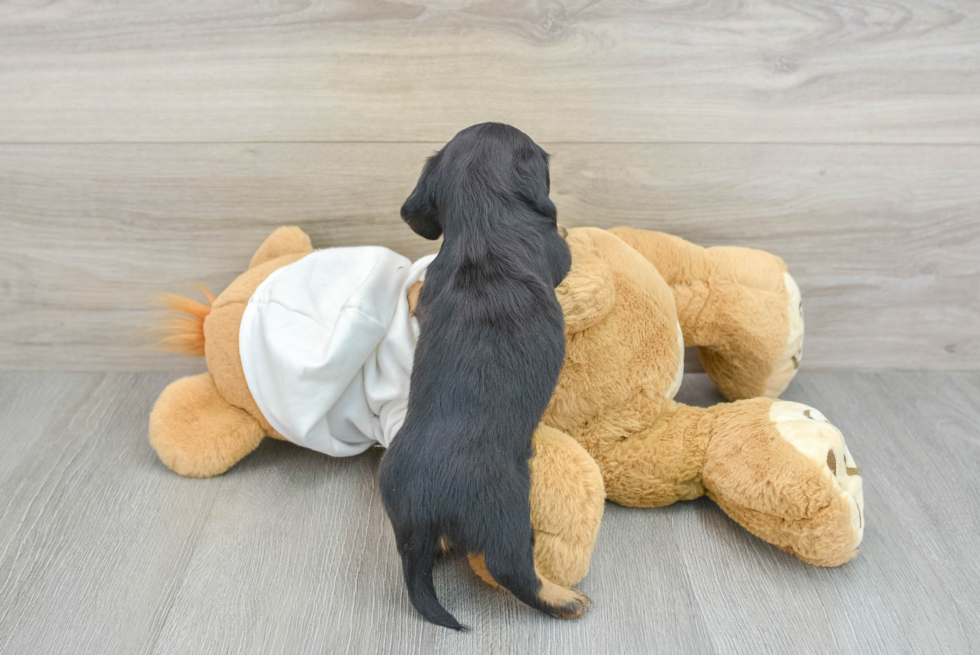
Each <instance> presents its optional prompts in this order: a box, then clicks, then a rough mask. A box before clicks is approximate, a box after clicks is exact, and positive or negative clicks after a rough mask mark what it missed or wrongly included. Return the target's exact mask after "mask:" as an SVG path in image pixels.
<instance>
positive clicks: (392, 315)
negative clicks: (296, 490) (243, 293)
mask: <svg viewBox="0 0 980 655" xmlns="http://www.w3.org/2000/svg"><path fill="white" fill-rule="evenodd" d="M434 258H435V255H429V256H426V257H423V258H422V259H420V260H418V261H417V262H415V263H414V264H413V263H412V262H411V261H410V260H409V259H407V258H405V257H403V256H401V255H399V254H398V253H396V252H394V251H392V250H389V249H387V248H381V247H377V246H363V247H356V248H329V249H326V250H319V251H317V252H314V253H313V254H310V255H307V256H306V257H303V258H302V259H300V260H299V261H296V262H294V263H292V264H289V265H288V266H284V267H283V268H280V269H279V270H277V271H275V272H274V273H272V275H270V276H269V277H268V278H266V279H265V281H263V282H262V284H260V285H259V287H258V288H257V289H256V290H255V293H254V294H252V297H251V298H250V299H249V301H248V306H247V307H246V309H245V313H244V315H243V316H242V324H241V327H240V329H239V334H238V337H239V352H240V355H241V360H242V368H243V369H244V371H245V380H246V382H247V383H248V389H249V391H250V392H251V394H252V397H253V398H255V402H256V404H258V406H259V409H260V410H261V411H262V415H263V416H265V417H266V419H267V420H268V421H269V423H270V424H271V425H272V427H273V428H275V430H276V431H277V432H278V433H279V434H281V435H282V436H283V437H285V438H286V439H289V440H290V441H292V442H293V443H296V444H298V445H300V446H304V447H306V448H310V449H312V450H316V451H319V452H322V453H326V454H328V455H332V456H334V457H347V456H351V455H358V454H360V453H363V452H364V451H365V450H367V449H368V448H370V447H371V446H374V445H376V444H377V445H381V446H384V447H387V446H388V445H389V444H390V443H391V440H392V439H393V438H394V436H395V434H397V432H398V430H399V429H400V428H401V426H402V423H403V422H404V421H405V412H406V411H407V409H408V386H409V378H410V376H411V371H412V357H413V355H414V353H415V344H416V341H417V339H418V323H417V322H416V321H415V318H414V317H412V316H410V314H409V311H408V289H409V287H411V286H412V285H413V284H414V283H415V282H417V281H419V280H421V279H423V278H424V275H425V269H426V268H427V267H428V266H429V264H430V263H431V262H432V260H433V259H434Z"/></svg>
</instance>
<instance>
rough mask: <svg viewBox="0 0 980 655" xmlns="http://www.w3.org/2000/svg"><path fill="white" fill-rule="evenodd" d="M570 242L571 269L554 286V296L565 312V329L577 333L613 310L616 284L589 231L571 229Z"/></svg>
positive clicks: (569, 332)
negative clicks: (594, 245) (593, 244)
mask: <svg viewBox="0 0 980 655" xmlns="http://www.w3.org/2000/svg"><path fill="white" fill-rule="evenodd" d="M567 241H568V248H569V250H571V251H572V268H571V269H570V270H569V271H568V275H566V276H565V279H564V280H562V282H561V284H559V285H558V288H556V289H555V295H556V296H558V302H559V303H561V308H562V311H563V312H564V314H565V332H567V333H568V334H574V333H576V332H581V331H582V330H586V329H588V328H590V327H592V326H593V325H595V324H596V323H598V322H599V321H601V320H602V319H603V318H605V317H606V315H607V314H608V313H609V312H610V311H612V308H613V303H614V302H615V300H616V287H615V285H614V284H613V277H612V273H611V272H610V270H609V266H608V265H607V264H606V262H605V261H603V260H602V258H601V257H600V256H599V254H598V253H597V252H596V251H595V248H593V246H592V242H591V240H590V239H589V238H588V234H587V231H585V230H572V231H570V232H569V233H568V239H567Z"/></svg>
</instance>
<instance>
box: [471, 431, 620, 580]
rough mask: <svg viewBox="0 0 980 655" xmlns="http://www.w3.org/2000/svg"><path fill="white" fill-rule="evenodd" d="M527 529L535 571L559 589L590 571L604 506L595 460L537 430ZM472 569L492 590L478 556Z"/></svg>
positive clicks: (556, 435) (560, 436)
mask: <svg viewBox="0 0 980 655" xmlns="http://www.w3.org/2000/svg"><path fill="white" fill-rule="evenodd" d="M533 444H534V455H533V456H532V457H531V460H530V463H529V466H530V470H531V527H533V528H534V564H535V569H537V571H538V573H540V574H541V575H542V576H543V577H544V578H546V579H548V580H551V581H552V582H554V583H555V584H558V585H561V586H563V587H571V586H572V585H574V584H577V583H578V582H580V581H581V580H582V578H584V577H585V574H586V573H588V572H589V561H590V559H591V557H592V549H593V547H594V546H595V541H596V537H597V536H598V534H599V523H600V522H601V521H602V511H603V506H604V504H605V497H606V495H605V491H604V489H603V483H602V475H601V474H600V472H599V467H598V466H597V465H596V463H595V461H593V459H592V458H591V457H590V456H589V454H588V453H587V452H586V451H585V449H584V448H582V446H580V445H579V444H578V443H577V442H576V441H575V440H574V439H572V438H571V437H570V436H568V435H567V434H565V433H563V432H560V431H558V430H555V429H553V428H550V427H547V426H544V425H542V426H541V427H539V428H538V429H537V430H536V431H535V433H534V438H533ZM470 564H471V566H472V567H473V570H474V571H475V572H476V573H477V575H479V576H480V577H481V578H483V580H485V581H486V582H488V583H490V584H492V585H494V586H497V584H496V582H495V581H494V580H493V578H492V577H491V576H490V574H489V573H488V572H487V569H486V566H485V565H484V563H483V556H482V555H471V556H470Z"/></svg>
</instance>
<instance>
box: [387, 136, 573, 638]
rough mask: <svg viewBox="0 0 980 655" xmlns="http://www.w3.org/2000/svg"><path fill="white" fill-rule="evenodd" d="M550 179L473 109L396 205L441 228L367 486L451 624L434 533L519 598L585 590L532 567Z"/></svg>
mask: <svg viewBox="0 0 980 655" xmlns="http://www.w3.org/2000/svg"><path fill="white" fill-rule="evenodd" d="M549 191H550V179H549V174H548V155H547V153H545V151H544V150H542V149H541V148H540V147H539V146H538V145H537V144H536V143H534V141H532V140H531V139H530V138H529V137H528V136H527V135H526V134H524V133H523V132H521V131H520V130H517V129H515V128H513V127H510V126H508V125H502V124H500V123H484V124H481V125H474V126H473V127H470V128H467V129H465V130H463V131H462V132H460V133H459V134H457V135H456V136H455V137H454V138H453V140H452V141H450V142H449V143H448V144H447V145H446V146H445V147H444V148H443V149H442V150H440V151H439V152H438V153H436V154H435V155H434V156H432V157H430V158H429V160H428V161H427V162H426V164H425V168H424V169H423V171H422V176H421V177H420V178H419V181H418V185H417V186H416V187H415V190H414V191H413V192H412V195H411V196H409V198H408V200H406V201H405V204H404V205H403V206H402V210H401V214H402V218H403V219H404V220H405V221H406V222H407V223H408V224H409V225H410V226H411V228H412V229H413V230H415V232H417V233H418V234H420V235H422V236H424V237H425V238H427V239H436V238H438V237H439V236H440V235H441V234H444V235H445V239H444V241H443V244H442V248H441V249H440V251H439V254H438V255H437V256H436V258H435V260H433V262H432V264H431V265H430V266H429V268H428V270H427V271H426V274H425V284H424V285H423V286H422V292H421V295H420V296H419V301H418V307H417V309H416V316H417V317H418V320H419V327H420V328H421V333H420V336H419V341H418V347H417V349H416V351H415V360H414V364H413V369H412V378H411V387H410V389H411V391H410V392H409V398H408V414H407V416H406V418H405V423H404V425H403V426H402V429H401V430H400V431H399V432H398V435H397V436H396V437H395V439H394V440H393V443H392V445H391V447H390V448H389V449H388V451H387V452H386V453H385V455H384V457H383V459H382V460H381V472H380V483H381V495H382V499H383V500H384V505H385V509H386V510H387V512H388V517H389V518H390V519H391V523H392V526H393V527H394V530H395V540H396V541H397V544H398V552H399V554H400V555H401V558H402V567H403V569H404V574H405V584H406V585H407V586H408V594H409V597H410V598H411V600H412V604H413V605H415V607H416V609H418V611H419V612H421V613H422V615H423V616H425V618H426V619H427V620H429V621H431V622H432V623H436V624H438V625H441V626H445V627H448V628H454V629H457V630H458V629H460V628H462V626H461V625H460V624H459V623H458V622H457V621H456V619H454V618H453V616H452V615H451V614H449V612H447V611H446V610H445V608H443V607H442V605H440V604H439V601H438V599H437V598H436V594H435V589H434V587H433V584H432V567H433V565H434V563H435V557H436V548H437V543H438V541H439V540H440V539H441V538H445V539H446V540H447V541H448V542H449V543H450V544H451V545H452V546H453V548H456V549H460V550H463V551H465V552H468V553H473V554H483V555H484V557H485V561H486V567H487V571H489V573H490V575H492V576H493V578H494V580H496V581H497V582H498V583H500V585H501V586H503V587H505V588H506V589H508V590H509V591H511V592H512V593H513V594H514V595H515V596H517V597H518V598H519V599H520V600H522V601H524V602H525V603H527V604H528V605H530V606H531V607H534V608H537V609H539V610H541V611H543V612H546V613H548V614H550V615H552V616H556V617H561V618H578V617H579V616H581V615H582V613H583V612H584V609H585V606H586V605H587V604H588V599H587V598H586V597H585V596H583V595H582V594H580V593H578V592H577V591H574V590H572V589H567V588H565V587H561V586H559V585H556V584H554V583H553V582H551V581H549V580H547V579H545V578H543V577H542V576H541V575H540V574H538V573H537V572H536V571H535V569H534V557H533V554H534V553H533V551H534V536H533V533H532V532H531V509H530V503H529V499H528V496H529V494H530V488H531V482H530V474H529V471H528V460H529V459H530V457H531V435H532V433H533V432H534V430H535V428H536V427H537V425H538V422H539V421H540V419H541V415H542V414H543V413H544V410H545V408H546V407H547V405H548V400H549V399H550V398H551V394H552V392H553V391H554V388H555V384H556V383H557V381H558V374H559V372H560V371H561V367H562V362H563V361H564V358H565V334H564V320H563V318H562V310H561V306H560V305H559V304H558V300H557V298H556V297H555V287H556V286H557V285H558V283H559V282H561V280H562V279H563V278H564V277H565V274H566V273H567V272H568V269H569V267H570V266H571V255H570V253H569V251H568V245H567V244H566V243H565V240H564V239H563V238H562V236H561V235H560V234H559V228H558V226H557V223H556V211H555V206H554V204H553V203H552V202H551V200H550V199H549V198H548V193H549Z"/></svg>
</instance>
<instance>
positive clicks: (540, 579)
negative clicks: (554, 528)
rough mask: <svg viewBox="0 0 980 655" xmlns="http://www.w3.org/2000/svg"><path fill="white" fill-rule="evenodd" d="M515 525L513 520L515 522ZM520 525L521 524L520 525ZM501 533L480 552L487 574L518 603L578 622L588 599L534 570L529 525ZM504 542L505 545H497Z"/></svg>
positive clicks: (587, 604) (587, 603) (559, 617)
mask: <svg viewBox="0 0 980 655" xmlns="http://www.w3.org/2000/svg"><path fill="white" fill-rule="evenodd" d="M515 522H516V521H515ZM521 523H522V524H523V522H521ZM514 527H515V528H517V529H512V530H503V531H502V534H501V535H499V536H498V537H497V539H496V540H495V541H496V542H497V543H495V544H493V545H492V546H489V547H488V548H487V552H486V553H484V561H485V563H486V568H487V572H488V573H489V574H490V575H491V576H492V577H493V579H494V580H496V581H497V582H498V583H500V586H502V587H504V588H505V589H507V591H509V592H511V593H512V594H514V595H515V596H517V598H518V600H520V601H522V602H524V603H526V604H528V605H530V606H531V607H533V608H535V609H537V610H540V611H542V612H544V613H545V614H549V615H551V616H553V617H555V618H558V619H578V618H581V617H582V615H583V614H585V608H586V607H588V606H589V598H588V596H586V595H585V594H582V593H579V592H578V591H575V590H574V589H569V588H568V587H562V586H561V585H557V584H555V583H554V582H552V581H551V580H548V579H547V578H545V577H544V576H542V575H541V574H540V573H538V571H537V570H536V569H535V567H534V547H533V543H534V542H533V538H532V535H531V525H530V523H528V524H527V526H526V528H525V527H524V526H523V525H522V526H520V527H519V528H518V526H514ZM503 541H506V542H507V543H501V542H503Z"/></svg>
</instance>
